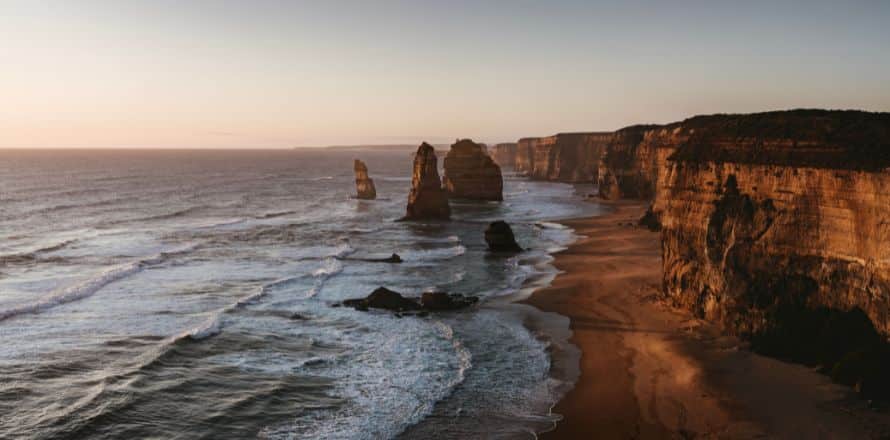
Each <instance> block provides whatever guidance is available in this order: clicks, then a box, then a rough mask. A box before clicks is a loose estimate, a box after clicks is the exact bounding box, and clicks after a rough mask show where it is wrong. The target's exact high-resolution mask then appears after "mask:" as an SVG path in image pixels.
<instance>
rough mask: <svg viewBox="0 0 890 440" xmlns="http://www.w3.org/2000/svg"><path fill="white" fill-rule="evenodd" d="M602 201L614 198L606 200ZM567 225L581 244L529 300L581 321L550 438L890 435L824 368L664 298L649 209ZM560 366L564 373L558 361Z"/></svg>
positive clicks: (632, 207) (634, 206)
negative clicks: (767, 351)
mask: <svg viewBox="0 0 890 440" xmlns="http://www.w3.org/2000/svg"><path fill="white" fill-rule="evenodd" d="M601 203H602V202H601ZM606 206H608V207H610V208H611V209H612V210H613V211H612V212H611V213H609V214H606V215H603V216H599V217H592V218H586V219H575V220H569V221H565V222H562V223H563V224H565V225H567V226H569V227H571V228H573V229H574V230H575V232H576V233H577V234H578V235H580V236H581V238H580V239H579V240H578V241H576V242H575V243H574V244H573V245H571V246H570V247H569V248H568V249H566V250H565V251H562V252H560V253H558V254H556V256H555V261H554V262H553V264H554V265H555V267H556V268H557V269H559V270H560V271H562V272H561V273H560V274H559V275H558V276H557V277H556V278H555V279H554V280H553V282H552V284H551V285H550V286H549V287H546V288H542V289H539V290H537V291H536V292H535V293H534V294H533V295H532V296H531V297H530V298H529V299H527V300H526V302H527V303H529V304H531V305H533V306H535V307H537V308H539V309H541V310H543V311H546V312H555V313H558V314H560V315H563V316H566V317H568V318H569V319H570V321H571V325H570V326H571V330H572V332H573V335H572V337H571V339H570V341H571V342H572V343H573V344H574V345H576V346H577V347H578V348H579V349H580V350H581V359H580V378H579V380H578V382H577V383H576V384H575V387H574V388H573V389H572V390H571V391H570V392H568V393H567V394H566V396H565V397H564V398H563V399H562V400H561V401H560V402H559V403H558V404H557V405H556V406H555V407H554V408H553V412H554V413H557V414H560V415H561V416H563V420H562V421H560V422H559V423H558V424H557V426H556V428H555V429H554V430H552V431H549V432H545V433H543V434H541V435H540V437H541V438H544V439H574V438H881V437H885V436H886V435H887V434H888V432H890V428H888V427H890V422H888V417H887V414H886V412H885V411H877V410H873V409H870V408H869V404H868V402H866V401H865V400H863V399H860V398H858V397H857V396H856V395H855V394H854V393H853V392H852V390H850V389H849V388H846V387H842V386H838V385H835V384H832V383H831V382H830V380H829V379H828V378H827V377H826V376H823V375H821V374H819V373H817V372H816V371H814V370H813V369H810V368H807V367H804V366H801V365H794V364H790V363H785V362H781V361H779V360H775V359H770V358H766V357H763V356H759V355H756V354H754V353H751V352H750V351H748V350H746V349H745V347H746V346H745V344H744V343H743V342H741V341H739V340H738V339H736V338H734V337H729V336H721V332H720V331H719V329H716V328H714V327H713V326H711V325H709V324H708V323H705V322H703V321H701V320H699V319H696V318H695V317H694V316H691V314H689V313H688V312H685V311H680V310H676V309H674V308H672V307H670V306H669V305H667V304H665V303H664V302H663V301H662V300H661V298H660V295H659V293H660V285H661V245H660V235H659V233H657V232H650V231H649V230H647V229H645V228H641V227H639V226H636V222H637V220H638V219H639V218H640V216H642V214H643V213H644V211H645V208H646V205H645V204H643V203H640V202H618V203H606ZM553 356H554V362H553V368H556V369H560V368H566V367H565V366H564V365H561V361H560V353H559V352H555V353H553Z"/></svg>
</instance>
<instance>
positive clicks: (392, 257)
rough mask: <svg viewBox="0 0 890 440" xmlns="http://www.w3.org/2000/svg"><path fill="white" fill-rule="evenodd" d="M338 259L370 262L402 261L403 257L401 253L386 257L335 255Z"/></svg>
mask: <svg viewBox="0 0 890 440" xmlns="http://www.w3.org/2000/svg"><path fill="white" fill-rule="evenodd" d="M335 258H337V259H338V260H352V261H366V262H368V263H396V264H397V263H401V262H402V261H403V260H402V257H400V256H399V254H392V255H390V256H388V257H386V258H348V257H335Z"/></svg>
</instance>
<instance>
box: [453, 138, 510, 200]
mask: <svg viewBox="0 0 890 440" xmlns="http://www.w3.org/2000/svg"><path fill="white" fill-rule="evenodd" d="M444 162H445V163H444V168H445V174H444V177H443V183H444V186H445V190H446V191H447V192H448V195H449V196H450V197H454V198H461V199H472V200H497V201H500V200H503V199H504V198H503V194H502V191H503V187H504V181H503V178H502V177H501V167H499V166H498V165H497V164H496V163H494V160H492V159H491V157H490V156H489V155H488V153H486V151H485V148H484V147H483V146H482V145H480V144H477V143H475V142H473V141H471V140H469V139H463V140H460V141H458V142H457V143H455V144H454V145H452V146H451V149H450V150H449V151H448V154H447V155H445V161H444Z"/></svg>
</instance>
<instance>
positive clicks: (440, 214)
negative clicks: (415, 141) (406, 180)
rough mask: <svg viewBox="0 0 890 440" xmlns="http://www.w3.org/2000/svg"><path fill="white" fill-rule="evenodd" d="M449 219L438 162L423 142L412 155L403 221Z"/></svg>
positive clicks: (430, 148) (433, 153)
mask: <svg viewBox="0 0 890 440" xmlns="http://www.w3.org/2000/svg"><path fill="white" fill-rule="evenodd" d="M450 217H451V208H450V206H449V205H448V194H447V193H446V192H445V190H444V189H443V188H442V182H441V181H440V180H439V169H438V161H437V159H436V152H435V150H434V149H433V146H432V145H430V144H428V143H426V142H424V143H423V144H421V145H420V147H418V148H417V153H416V154H415V155H414V171H413V173H412V175H411V192H410V193H409V194H408V207H407V209H406V213H405V217H404V218H403V220H420V219H443V220H447V219H448V218H450Z"/></svg>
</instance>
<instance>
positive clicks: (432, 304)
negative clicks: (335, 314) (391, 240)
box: [333, 287, 479, 317]
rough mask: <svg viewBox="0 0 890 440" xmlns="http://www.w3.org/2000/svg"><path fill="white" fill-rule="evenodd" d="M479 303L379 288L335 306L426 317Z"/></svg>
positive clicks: (470, 298) (455, 296) (462, 297)
mask: <svg viewBox="0 0 890 440" xmlns="http://www.w3.org/2000/svg"><path fill="white" fill-rule="evenodd" d="M478 301H479V298H478V297H475V296H469V295H460V294H448V293H445V292H425V293H423V295H422V296H421V297H420V298H409V297H405V296H402V294H400V293H398V292H395V291H393V290H389V289H387V288H385V287H379V288H377V289H376V290H374V291H373V292H371V294H370V295H368V296H367V297H365V298H356V299H347V300H345V301H343V302H342V303H336V304H333V307H340V306H341V305H343V306H347V307H352V308H354V309H356V310H361V311H368V310H369V309H382V310H389V311H391V312H396V316H399V317H401V316H404V315H406V314H408V315H415V316H426V315H427V314H428V313H429V312H441V311H449V310H458V309H463V308H467V307H469V306H471V305H473V304H476V303H477V302H478Z"/></svg>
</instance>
